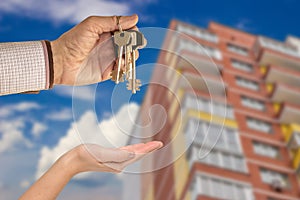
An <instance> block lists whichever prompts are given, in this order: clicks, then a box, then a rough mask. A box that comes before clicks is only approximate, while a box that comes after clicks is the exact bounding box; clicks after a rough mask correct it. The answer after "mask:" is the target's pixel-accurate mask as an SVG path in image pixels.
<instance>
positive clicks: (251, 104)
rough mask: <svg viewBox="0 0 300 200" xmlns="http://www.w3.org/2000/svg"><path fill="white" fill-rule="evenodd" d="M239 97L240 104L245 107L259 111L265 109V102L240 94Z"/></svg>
mask: <svg viewBox="0 0 300 200" xmlns="http://www.w3.org/2000/svg"><path fill="white" fill-rule="evenodd" d="M241 99H242V105H243V106H245V107H248V108H252V109H255V110H259V111H264V110H265V109H266V108H265V104H264V102H262V101H259V100H256V99H252V98H249V97H245V96H242V98H241Z"/></svg>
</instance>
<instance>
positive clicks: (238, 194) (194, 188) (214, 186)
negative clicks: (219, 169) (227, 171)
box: [190, 173, 255, 200]
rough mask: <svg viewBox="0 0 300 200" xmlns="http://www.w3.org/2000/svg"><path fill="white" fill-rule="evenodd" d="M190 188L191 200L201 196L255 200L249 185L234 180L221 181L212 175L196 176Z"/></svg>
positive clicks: (233, 199)
mask: <svg viewBox="0 0 300 200" xmlns="http://www.w3.org/2000/svg"><path fill="white" fill-rule="evenodd" d="M190 188H191V189H190V190H191V193H192V200H197V199H198V197H199V196H201V195H204V196H208V197H211V198H214V199H215V198H217V199H232V200H241V199H243V200H254V199H255V198H254V195H253V192H252V188H251V186H250V185H248V184H246V183H245V184H243V183H241V182H237V181H234V180H229V179H222V178H220V177H215V176H214V175H208V174H205V175H204V174H201V173H198V174H196V175H195V177H194V180H193V182H192V184H191V186H190Z"/></svg>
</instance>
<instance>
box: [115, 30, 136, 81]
mask: <svg viewBox="0 0 300 200" xmlns="http://www.w3.org/2000/svg"><path fill="white" fill-rule="evenodd" d="M130 37H131V34H130V33H129V32H127V31H118V32H115V33H114V44H115V46H116V49H117V66H118V67H117V69H114V70H113V71H112V72H111V79H112V80H113V81H115V83H116V84H118V83H119V82H122V81H124V80H123V70H122V58H123V51H124V50H125V54H126V45H127V44H128V43H129V41H130Z"/></svg>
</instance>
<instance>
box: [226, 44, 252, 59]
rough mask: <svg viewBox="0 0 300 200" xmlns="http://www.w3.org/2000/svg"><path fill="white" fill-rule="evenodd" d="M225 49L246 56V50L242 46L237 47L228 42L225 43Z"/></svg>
mask: <svg viewBox="0 0 300 200" xmlns="http://www.w3.org/2000/svg"><path fill="white" fill-rule="evenodd" d="M227 49H228V50H229V51H231V52H234V53H237V54H240V55H243V56H247V55H248V50H247V49H245V48H243V47H239V46H236V45H233V44H228V45H227Z"/></svg>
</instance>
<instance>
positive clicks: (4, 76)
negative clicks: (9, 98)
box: [0, 41, 53, 95]
mask: <svg viewBox="0 0 300 200" xmlns="http://www.w3.org/2000/svg"><path fill="white" fill-rule="evenodd" d="M52 85H53V62H52V53H51V47H50V42H49V41H32V42H8V43H0V95H6V94H14V93H23V92H25V93H26V92H32V91H40V90H45V89H49V88H51V87H52Z"/></svg>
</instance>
